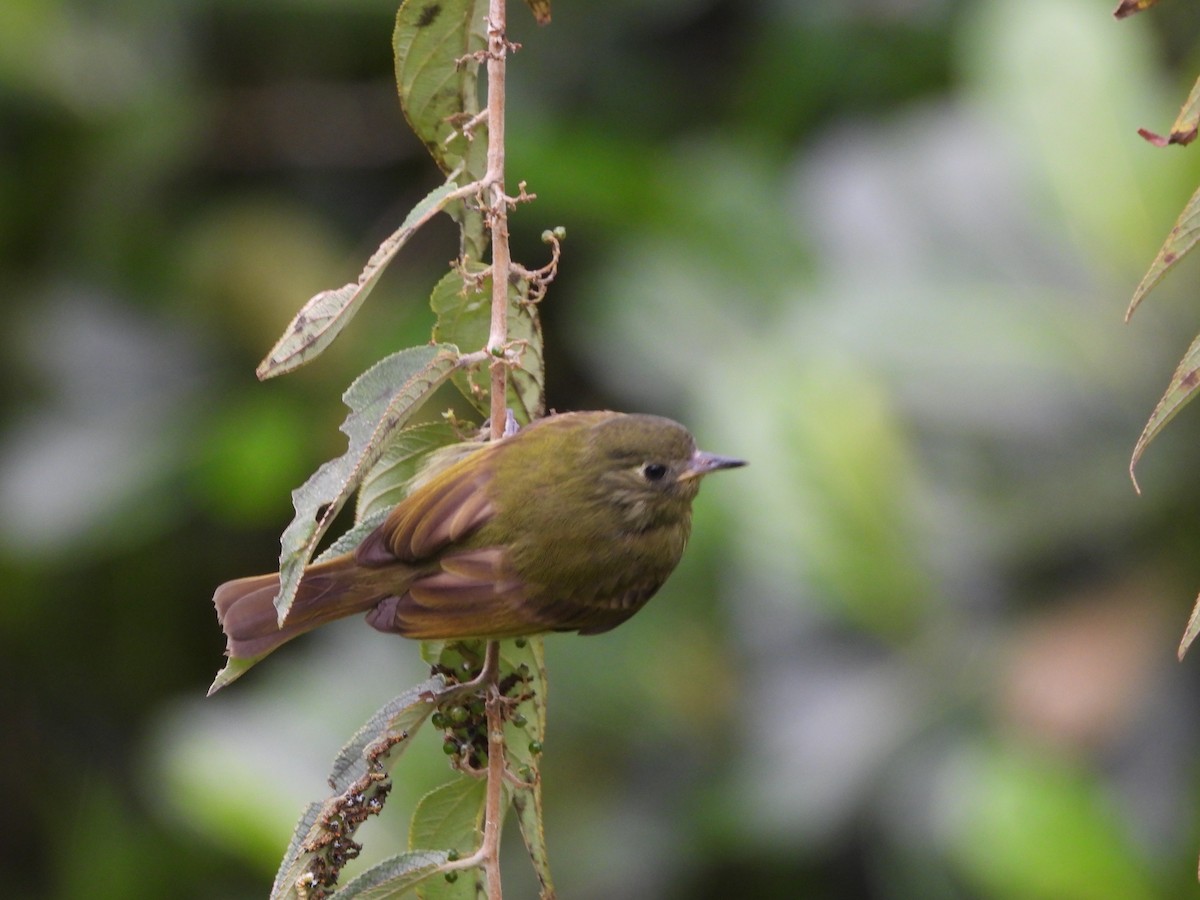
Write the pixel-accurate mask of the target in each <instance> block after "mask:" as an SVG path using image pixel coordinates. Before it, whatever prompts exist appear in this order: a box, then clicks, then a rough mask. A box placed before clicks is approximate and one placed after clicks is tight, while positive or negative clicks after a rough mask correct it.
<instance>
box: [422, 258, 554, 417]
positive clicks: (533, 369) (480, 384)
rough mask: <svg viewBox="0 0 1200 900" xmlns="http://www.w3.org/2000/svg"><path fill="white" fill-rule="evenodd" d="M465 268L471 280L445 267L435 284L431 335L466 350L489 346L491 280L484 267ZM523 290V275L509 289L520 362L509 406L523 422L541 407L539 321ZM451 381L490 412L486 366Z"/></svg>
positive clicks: (510, 386) (511, 323)
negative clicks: (446, 269) (433, 321)
mask: <svg viewBox="0 0 1200 900" xmlns="http://www.w3.org/2000/svg"><path fill="white" fill-rule="evenodd" d="M465 270H466V274H467V275H468V276H471V280H470V283H469V284H468V283H466V282H464V280H463V274H462V273H460V272H457V271H452V272H447V273H446V275H444V276H443V277H442V280H441V281H439V282H438V283H437V285H436V286H435V287H434V289H433V294H432V295H431V296H430V298H429V303H430V306H432V307H433V311H434V312H435V313H436V314H437V324H435V325H434V327H433V335H434V340H438V341H446V342H448V343H452V344H454V345H455V346H458V347H462V348H465V350H464V352H470V351H474V350H481V349H485V348H486V347H487V341H488V336H489V335H490V333H491V317H492V309H491V301H492V279H491V277H490V276H486V277H481V276H483V273H484V272H486V271H488V268H487V267H486V266H481V265H476V264H468V265H467V266H466V267H465ZM476 278H479V280H478V281H476V280H475V279H476ZM527 291H528V284H527V283H526V282H525V281H524V280H521V281H520V282H519V283H518V284H514V285H511V286H510V288H509V292H508V338H509V341H510V342H513V341H519V342H521V344H520V348H521V358H520V360H521V361H520V365H519V367H517V368H515V369H513V371H512V372H511V373H510V374H511V377H510V378H509V381H508V401H507V405H508V407H509V408H510V409H512V410H513V413H514V415H516V417H517V421H518V422H520V423H521V424H522V425H527V424H529V423H530V422H532V421H533V420H534V419H536V418H538V417H539V416H540V415H541V414H542V412H543V411H544V409H545V392H544V390H543V383H544V380H545V362H544V359H543V355H542V325H541V320H540V318H539V316H538V311H537V305H536V304H533V303H528V302H526V301H525V300H524V297H525V295H526V292H527ZM451 380H452V381H453V382H454V384H455V386H456V387H457V388H458V389H459V390H460V391H462V393H463V396H465V397H466V398H467V399H468V400H470V401H471V403H472V404H473V405H474V406H475V408H476V409H478V410H479V411H480V412H481V413H482V414H483V415H485V416H487V415H489V414H490V412H491V408H490V401H489V399H488V398H489V396H490V385H491V381H490V376H489V374H488V370H487V367H486V366H479V367H476V368H474V369H472V370H471V371H463V370H460V371H457V372H455V373H454V375H453V377H452V379H451Z"/></svg>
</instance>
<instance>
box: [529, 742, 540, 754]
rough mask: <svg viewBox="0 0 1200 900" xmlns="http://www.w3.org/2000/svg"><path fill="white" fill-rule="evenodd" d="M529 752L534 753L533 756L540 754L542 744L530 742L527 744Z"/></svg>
mask: <svg viewBox="0 0 1200 900" xmlns="http://www.w3.org/2000/svg"><path fill="white" fill-rule="evenodd" d="M529 752H530V753H534V754H537V753H541V752H542V742H541V741H530V742H529Z"/></svg>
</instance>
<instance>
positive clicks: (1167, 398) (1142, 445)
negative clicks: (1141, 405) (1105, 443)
mask: <svg viewBox="0 0 1200 900" xmlns="http://www.w3.org/2000/svg"><path fill="white" fill-rule="evenodd" d="M1198 385H1200V336H1198V337H1197V338H1196V339H1195V340H1193V341H1192V345H1191V346H1190V347H1188V350H1187V353H1185V354H1184V357H1183V361H1182V362H1181V363H1180V364H1179V368H1177V369H1176V370H1175V374H1174V375H1172V376H1171V382H1170V384H1168V385H1167V392H1166V393H1165V394H1163V396H1162V399H1161V400H1159V401H1158V406H1156V407H1154V413H1153V414H1152V415H1151V416H1150V421H1149V422H1147V423H1146V427H1145V428H1144V429H1142V434H1141V436H1140V437H1139V438H1138V440H1137V444H1136V445H1134V448H1133V457H1132V459H1130V460H1129V477H1130V478H1132V479H1133V484H1134V487H1137V476H1136V475H1135V474H1134V469H1135V468H1136V467H1137V464H1138V460H1139V459H1141V458H1142V453H1143V451H1145V449H1146V447H1147V445H1149V443H1150V442H1151V441H1152V440H1154V438H1155V437H1156V436H1157V435H1158V433H1159V432H1160V431H1162V430H1163V428H1165V427H1166V425H1167V423H1168V422H1170V421H1171V420H1172V419H1173V418H1175V416H1176V415H1177V414H1178V413H1179V411H1180V410H1181V409H1183V407H1184V406H1185V405H1186V404H1187V403H1188V401H1190V400H1191V399H1192V395H1193V394H1195V392H1196V387H1197V386H1198ZM1139 492H1140V489H1139Z"/></svg>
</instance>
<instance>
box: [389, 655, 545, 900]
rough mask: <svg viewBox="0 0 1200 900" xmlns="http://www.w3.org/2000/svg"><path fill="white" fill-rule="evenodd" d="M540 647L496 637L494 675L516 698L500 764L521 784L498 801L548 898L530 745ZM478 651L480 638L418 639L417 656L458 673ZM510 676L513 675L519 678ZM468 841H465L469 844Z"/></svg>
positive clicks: (541, 688) (536, 759) (540, 695)
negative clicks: (511, 816)
mask: <svg viewBox="0 0 1200 900" xmlns="http://www.w3.org/2000/svg"><path fill="white" fill-rule="evenodd" d="M522 644H523V645H524V646H521V645H522ZM544 647H545V645H544V643H543V641H542V639H541V638H540V637H531V638H522V639H520V640H506V641H501V642H500V676H499V680H500V683H501V684H505V683H506V682H507V683H511V684H512V687H511V688H510V689H509V691H508V696H509V697H512V698H514V699H516V700H517V704H516V706H515V707H514V709H513V710H512V713H511V716H510V718H509V720H508V721H507V722H505V725H504V744H505V765H506V767H507V769H508V771H509V773H510V775H512V776H514V777H515V779H519V780H520V781H522V782H524V786H516V785H513V784H510V783H506V784H505V786H504V804H505V808H506V809H507V806H508V804H510V803H511V804H512V806H513V809H514V810H515V811H516V814H517V821H518V824H519V825H520V827H521V836H522V838H523V839H524V841H525V848H526V851H527V852H528V853H529V859H530V862H531V863H532V864H533V869H534V872H535V873H536V874H537V877H538V881H539V882H540V884H541V891H540V895H541V897H542V900H553V897H554V896H555V894H554V880H553V878H552V877H551V875H550V861H549V855H548V853H547V849H546V838H545V829H544V826H543V823H542V790H541V756H542V755H541V753H539V752H535V751H534V750H533V747H532V745H534V744H535V742H536V743H537V744H541V743H543V742H544V741H545V735H546V687H547V683H546V661H545V649H544ZM484 650H485V642H483V641H422V643H421V658H422V659H424V660H425V661H426V662H428V663H430V664H431V665H434V666H440V667H445V669H446V670H447V671H454V672H460V671H463V668H462V667H463V663H464V661H466V662H467V663H469V665H470V667H471V668H472V669H477V668H478V667H479V665H480V664H481V663H482V661H483V657H484ZM513 676H519V680H518V679H517V678H514V677H513ZM518 717H521V718H523V719H524V724H522V725H518V724H517V721H520V720H519V719H518ZM514 720H515V721H514ZM481 814H482V813H481ZM414 828H415V817H414ZM409 846H410V847H414V848H416V847H418V846H423V845H422V844H419V843H418V842H417V841H416V840H415V839H413V840H410V842H409ZM474 846H475V844H472V845H471V847H472V848H474ZM455 849H458V850H460V852H462V853H464V855H465V852H466V851H465V850H464V849H463V848H460V847H457V846H455Z"/></svg>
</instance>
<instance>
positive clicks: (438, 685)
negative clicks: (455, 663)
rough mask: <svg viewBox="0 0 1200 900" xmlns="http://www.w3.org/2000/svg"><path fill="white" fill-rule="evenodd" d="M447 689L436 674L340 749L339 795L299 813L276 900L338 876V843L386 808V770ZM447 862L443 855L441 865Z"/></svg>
mask: <svg viewBox="0 0 1200 900" xmlns="http://www.w3.org/2000/svg"><path fill="white" fill-rule="evenodd" d="M445 687H446V682H445V679H444V678H442V677H441V676H435V677H434V678H430V679H429V680H427V681H425V682H422V683H421V684H419V685H417V686H416V687H413V688H410V689H409V690H407V691H405V692H404V693H403V694H401V695H400V696H399V697H396V698H395V699H393V700H391V701H389V702H388V703H387V704H385V705H384V706H383V707H382V708H381V709H379V710H378V711H377V712H376V713H375V714H374V715H373V716H371V718H370V719H368V720H367V723H366V724H365V725H363V727H362V728H360V729H359V730H358V731H357V732H355V734H354V736H353V737H352V738H350V740H349V741H348V742H347V743H346V745H345V746H344V747H342V749H341V750H340V751H338V755H337V758H336V759H335V760H334V762H333V767H332V770H331V772H330V775H329V786H330V788H331V789H332V790H333V791H334V795H333V796H332V797H331V798H329V799H328V800H326V801H325V802H324V803H314V804H311V805H310V806H309V807H308V808H307V809H306V810H305V811H304V814H303V815H302V816H301V817H300V821H299V823H297V825H296V828H295V830H294V832H293V834H292V839H291V842H290V843H289V844H288V849H287V852H286V853H285V854H284V857H283V861H282V862H281V863H280V866H279V871H278V873H277V874H276V876H275V884H274V886H273V887H272V889H271V897H272V900H282V898H292V897H298V896H299V893H298V888H297V885H299V884H300V883H301V882H302V881H304V880H306V879H311V878H314V877H315V878H317V880H318V881H323V880H324V879H323V877H322V876H327V875H328V874H329V873H331V872H332V874H333V876H334V877H335V878H336V874H337V871H338V870H340V868H341V862H338V861H336V860H334V859H333V856H332V855H331V854H333V853H334V847H333V842H335V841H337V842H342V846H343V847H344V846H348V842H349V841H350V840H351V839H352V837H353V835H354V833H355V831H356V830H357V828H358V826H359V825H360V824H361V823H362V821H363V819H365V818H366V816H367V815H373V814H375V813H377V812H378V811H379V810H380V809H382V806H383V800H384V798H385V797H386V795H387V790H386V778H385V775H386V773H387V772H388V771H389V770H390V769H391V768H392V766H394V765H395V764H396V761H397V760H398V759H399V758H400V756H401V755H402V754H403V753H404V751H405V750H407V749H408V747H409V745H410V744H411V743H412V737H413V736H414V735H415V734H416V732H417V730H418V729H419V728H420V727H421V725H422V724H423V723H424V721H425V719H426V718H428V717H429V715H430V713H432V712H433V710H434V708H435V706H436V703H437V698H438V696H440V694H441V693H442V691H443V690H444V689H445ZM341 852H342V853H344V850H343V851H341ZM444 861H445V858H444V855H443V857H442V858H441V859H440V860H438V862H437V863H436V864H437V865H440V864H441V862H444ZM342 862H344V859H343V860H342ZM388 871H389V872H390V871H391V870H390V869H389V870H388ZM405 871H407V870H405ZM398 872H399V870H397V873H398ZM377 874H379V873H377ZM425 874H428V872H426V873H425ZM397 877H399V874H397ZM422 877H424V876H422ZM414 883H415V882H414ZM367 886H369V885H367V884H366V883H364V885H363V887H367ZM364 896H376V895H364ZM378 896H388V895H386V894H380V895H378Z"/></svg>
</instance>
